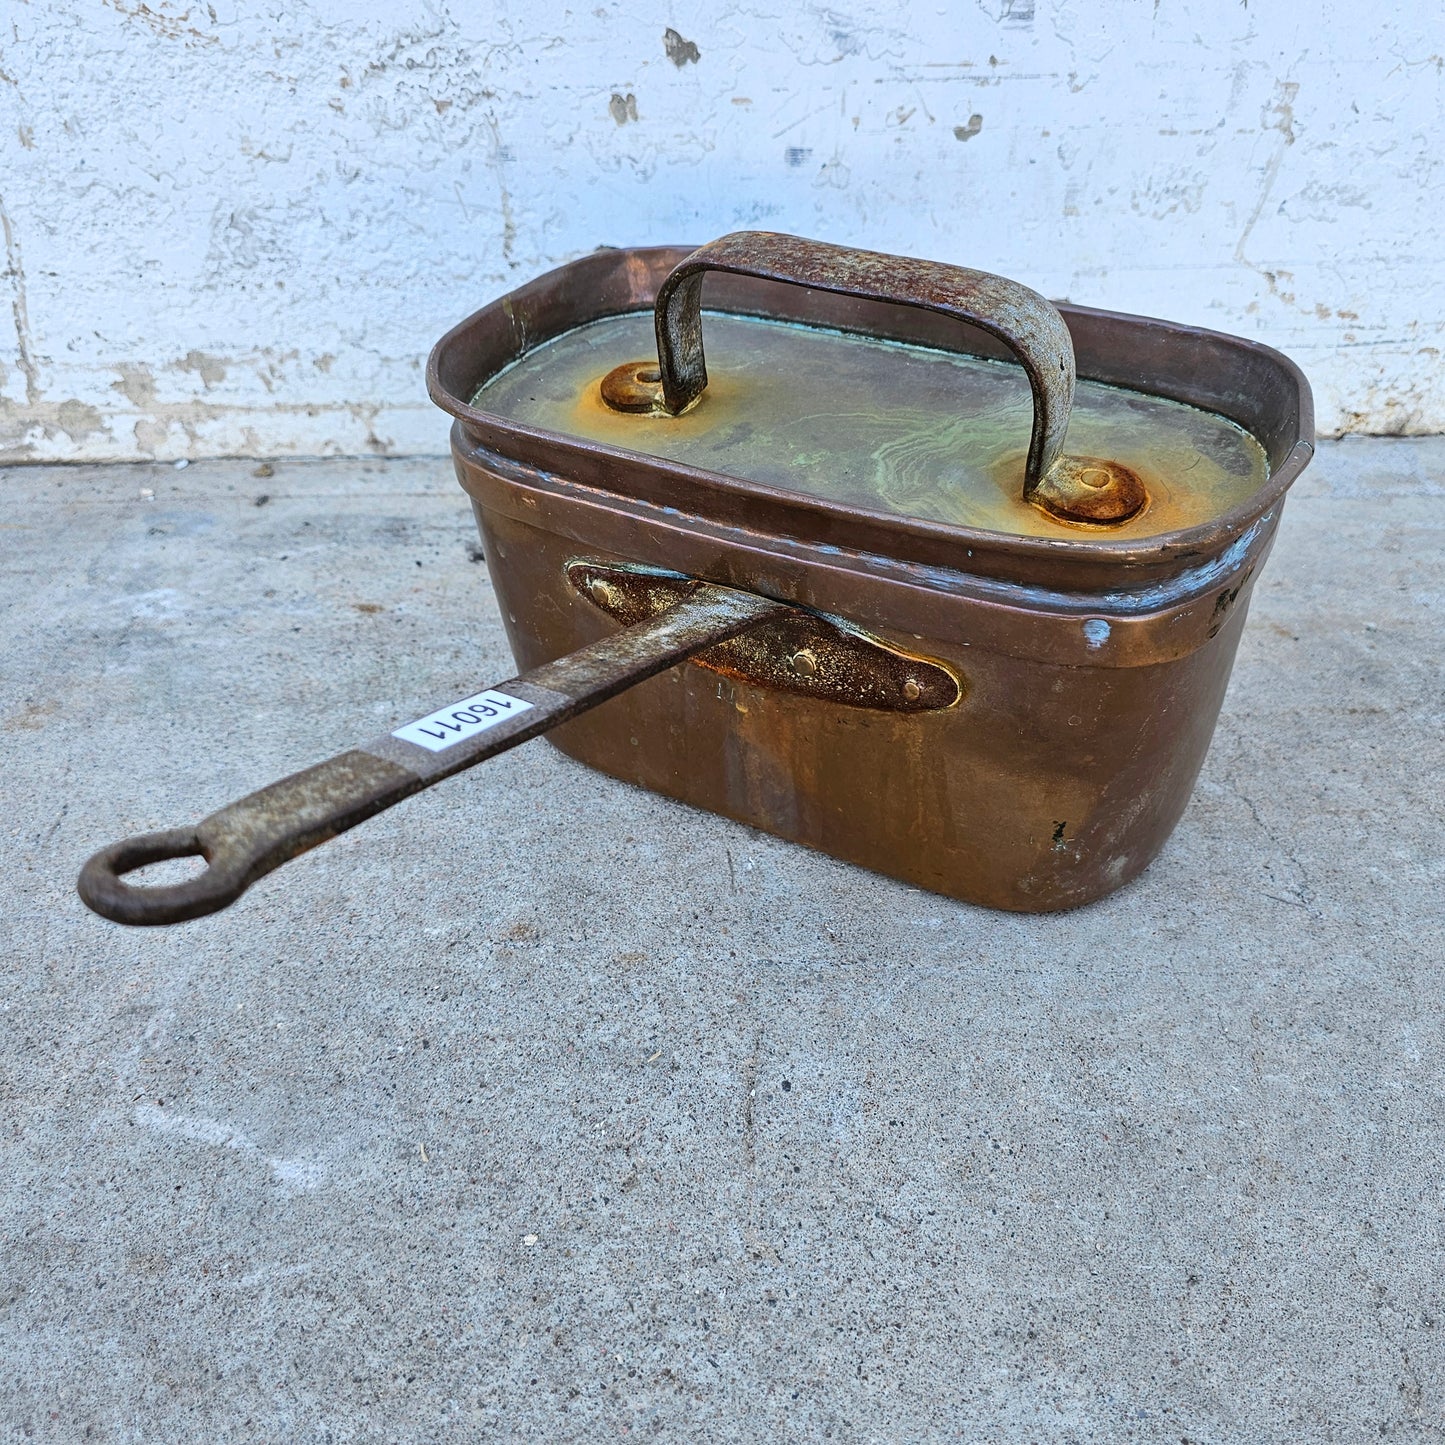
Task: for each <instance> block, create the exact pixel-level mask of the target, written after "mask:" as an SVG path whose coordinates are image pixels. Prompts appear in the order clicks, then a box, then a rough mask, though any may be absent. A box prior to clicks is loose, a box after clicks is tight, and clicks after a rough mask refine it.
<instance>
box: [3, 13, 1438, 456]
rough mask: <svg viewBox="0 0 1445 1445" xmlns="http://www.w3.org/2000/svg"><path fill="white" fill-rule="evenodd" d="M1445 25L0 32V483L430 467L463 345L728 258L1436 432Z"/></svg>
mask: <svg viewBox="0 0 1445 1445" xmlns="http://www.w3.org/2000/svg"><path fill="white" fill-rule="evenodd" d="M1441 14H1442V7H1441V6H1440V4H1439V3H1438V0H1430V3H1429V4H1424V3H1422V4H1418V5H1404V6H1389V7H1368V6H1360V5H1358V4H1348V5H1347V4H1344V3H1336V0H1322V3H1318V4H1304V3H1287V0H1244V3H1240V0H1212V3H1206V0H958V3H954V4H952V5H948V6H940V5H931V6H923V5H916V6H915V5H910V4H907V3H904V0H872V3H867V4H862V3H854V0H835V3H834V7H833V8H824V7H822V6H818V5H806V6H790V5H776V4H774V5H761V4H755V3H749V0H717V3H714V4H712V5H709V6H706V7H685V6H682V5H673V4H666V3H655V0H641V3H629V4H621V3H615V0H589V3H588V4H586V5H585V6H577V7H575V8H569V7H567V6H564V5H562V4H560V3H556V0H533V3H530V4H522V3H517V0H505V3H500V4H492V5H487V4H465V3H461V0H456V3H451V4H447V3H441V0H347V3H329V0H287V3H285V4H283V3H281V0H255V3H246V0H212V3H209V4H208V3H206V0H109V3H100V0H3V3H0V219H3V227H4V242H5V256H4V261H5V263H6V269H5V270H4V272H3V275H0V459H4V458H9V459H26V458H36V459H39V458H125V457H150V456H155V457H163V458H171V457H182V456H193V457H198V456H209V455H216V454H228V453H235V454H243V455H255V454H272V453H280V454H284V453H326V452H342V453H352V452H365V451H377V452H430V451H440V450H443V449H444V447H445V438H446V426H445V421H444V418H443V417H442V416H441V415H440V413H437V412H435V411H434V410H433V409H432V408H431V407H430V405H429V403H428V402H427V400H426V398H425V394H424V390H423V384H422V365H423V361H424V358H425V355H426V352H427V350H428V349H429V347H430V345H431V343H432V342H433V340H435V338H436V337H437V336H438V335H439V334H440V333H441V332H442V331H443V330H444V329H446V328H447V327H448V326H449V325H451V324H452V323H453V322H454V321H456V320H458V319H459V318H460V317H461V316H463V315H464V314H466V313H467V312H469V311H471V310H473V309H474V308H475V307H476V306H478V305H479V304H481V303H482V302H484V301H486V300H488V299H489V298H491V297H493V296H495V295H496V294H498V293H499V292H501V291H503V290H505V289H506V288H508V287H510V286H512V285H514V284H516V283H518V282H520V281H522V280H525V279H527V278H529V277H531V276H532V275H534V274H536V273H537V272H539V271H542V270H544V269H546V268H548V267H550V266H552V265H554V264H556V263H558V262H560V261H563V260H565V259H567V258H568V257H571V256H575V255H577V254H579V253H581V252H584V251H587V250H589V249H591V248H592V247H594V246H596V245H598V244H600V243H611V244H635V243H652V242H663V241H668V242H674V241H681V242H689V241H691V242H701V241H703V240H707V239H710V238H712V237H713V236H715V235H719V234H721V233H723V232H725V231H728V230H733V229H736V228H739V227H746V226H762V227H766V228H769V229H774V230H792V231H797V232H800V233H802V234H804V235H811V236H816V237H821V238H826V239H831V240H836V241H842V242H849V243H853V244H858V245H864V246H870V247H874V248H877V249H881V250H893V251H902V252H912V253H915V254H919V255H925V256H930V257H934V258H937V259H941V260H955V261H960V262H964V263H967V264H970V265H974V266H980V267H984V268H986V269H992V270H998V271H1002V272H1004V273H1006V274H1009V275H1011V276H1014V277H1017V278H1018V279H1020V280H1022V281H1026V282H1028V283H1029V284H1031V285H1034V286H1036V287H1038V288H1039V289H1041V290H1043V291H1044V292H1046V293H1047V294H1050V295H1054V296H1064V297H1069V298H1071V299H1073V300H1076V301H1080V302H1086V303H1089V304H1092V305H1100V306H1108V307H1116V308H1119V309H1123V310H1131V311H1140V312H1144V313H1151V314H1155V315H1160V316H1168V317H1172V318H1177V319H1180V320H1186V321H1194V322H1200V323H1203V324H1205V325H1209V326H1214V327H1219V328H1222V329H1225V330H1229V331H1236V332H1240V333H1242V334H1244V335H1247V336H1253V337H1260V338H1263V339H1264V340H1267V341H1269V342H1271V343H1272V344H1274V345H1276V346H1279V347H1281V348H1282V349H1283V350H1285V351H1287V352H1289V353H1290V354H1291V355H1292V356H1294V357H1295V358H1296V359H1297V360H1298V361H1299V362H1300V363H1301V364H1302V365H1303V366H1304V367H1305V369H1306V371H1307V372H1308V374H1309V375H1310V377H1311V379H1312V380H1313V382H1314V385H1315V390H1316V397H1317V401H1318V405H1319V420H1320V427H1321V430H1322V431H1326V432H1339V431H1345V430H1364V431H1395V432H1416V431H1438V430H1445V370H1442V367H1441V365H1440V351H1439V348H1440V347H1441V345H1442V341H1441V335H1442V319H1445V202H1442V199H1441V189H1440V183H1441V179H1442V162H1445V141H1442V137H1445V103H1442V87H1445V77H1442V68H1445V22H1442V19H1441ZM669 27H675V29H676V31H677V32H678V36H679V37H680V38H681V39H683V40H686V41H690V42H692V45H693V46H694V47H695V48H696V52H697V58H696V59H695V60H694V59H689V58H688V56H689V55H690V53H691V52H690V51H689V50H688V48H687V47H686V46H684V45H682V44H680V43H679V41H678V40H674V42H673V45H672V49H673V51H674V52H675V58H672V57H670V56H669V54H668V53H667V48H666V47H665V45H664V31H665V30H667V29H668V28H669Z"/></svg>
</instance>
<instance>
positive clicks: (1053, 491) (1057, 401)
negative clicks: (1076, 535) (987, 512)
mask: <svg viewBox="0 0 1445 1445" xmlns="http://www.w3.org/2000/svg"><path fill="white" fill-rule="evenodd" d="M710 271H724V272H729V273H731V274H733V275H737V276H754V277H758V278H759V279H761V280H767V281H781V282H786V283H788V284H790V285H794V286H806V287H809V288H811V289H813V290H816V291H831V292H835V293H837V294H840V295H845V296H857V297H860V298H863V299H866V300H871V301H886V302H892V303H895V304H897V305H900V306H916V307H918V308H919V309H920V310H924V311H936V312H939V313H941V314H942V315H944V316H953V317H956V318H957V319H958V320H959V321H962V322H966V323H968V324H969V325H970V326H977V327H978V328H979V329H980V330H982V331H986V332H988V333H989V334H990V335H991V336H995V337H997V338H998V339H999V340H1000V341H1002V342H1003V343H1004V345H1005V346H1007V347H1008V348H1009V350H1011V351H1012V352H1013V353H1014V355H1015V356H1016V357H1017V358H1018V360H1019V363H1020V364H1021V365H1022V366H1023V369H1024V372H1025V374H1026V375H1027V376H1028V379H1029V386H1030V388H1031V389H1032V391H1033V402H1034V414H1033V430H1032V433H1031V435H1030V437H1029V450H1028V458H1027V460H1026V462H1025V465H1024V479H1023V498H1024V500H1025V501H1027V502H1033V503H1035V504H1036V505H1038V506H1041V507H1043V508H1044V509H1045V510H1046V511H1049V512H1051V513H1053V514H1054V515H1055V516H1058V517H1061V518H1063V519H1064V520H1067V521H1075V522H1086V523H1093V524H1096V525H1099V524H1105V525H1107V524H1109V523H1113V522H1121V521H1125V520H1127V518H1129V517H1132V516H1133V515H1134V514H1135V513H1136V512H1138V510H1139V509H1140V508H1141V507H1142V506H1143V505H1144V502H1145V500H1146V497H1145V493H1144V489H1143V484H1142V483H1141V482H1140V481H1139V479H1138V477H1136V476H1135V475H1134V473H1133V472H1131V471H1130V470H1129V469H1128V468H1126V467H1123V466H1121V465H1120V464H1119V463H1115V462H1104V461H1099V460H1097V459H1094V458H1086V457H1067V456H1065V455H1064V438H1065V436H1066V434H1067V432H1068V429H1069V412H1070V409H1071V407H1072V406H1073V401H1074V382H1075V377H1074V344H1073V341H1072V339H1071V338H1070V336H1069V329H1068V327H1067V326H1066V325H1065V324H1064V319H1063V317H1062V316H1060V315H1059V313H1058V311H1057V310H1055V308H1054V307H1053V306H1051V305H1050V304H1049V302H1048V301H1046V300H1045V299H1044V298H1043V297H1042V296H1040V295H1039V293H1038V292H1037V291H1033V290H1030V289H1029V287H1027V286H1023V285H1020V284H1019V283H1018V282H1017V281H1010V280H1008V279H1007V278H1006V277H1003V276H994V275H991V274H989V273H988V272H986V271H974V270H970V269H969V268H967V267H964V266H949V265H945V264H943V263H942V262H939V261H919V260H914V259H913V258H911V257H907V256H886V255H883V254H881V253H880V252H877V251H858V250H853V249H852V248H850V247H847V246H834V245H831V244H829V243H827V242H824V241H808V240H804V239H803V238H802V237H800V236H785V235H780V234H778V233H776V232H773V231H736V232H734V233H733V234H732V235H729V236H724V237H722V238H721V239H720V240H717V241H713V242H711V243H710V244H708V245H706V246H703V247H700V248H699V249H698V250H696V251H694V252H693V253H692V254H691V255H690V256H688V257H686V258H685V259H684V260H683V261H681V262H680V263H679V264H678V265H677V266H676V267H675V268H674V269H673V271H672V272H671V273H670V274H669V275H668V277H667V279H666V280H665V281H664V282H663V283H662V285H661V286H660V287H659V288H658V292H657V304H656V325H657V357H658V364H657V367H656V369H655V370H654V369H653V368H652V367H651V364H650V363H646V362H643V363H638V362H630V363H627V364H626V365H625V366H622V367H618V368H616V369H615V370H614V371H612V372H610V373H609V374H608V376H607V377H606V378H604V380H603V383H602V395H603V398H604V400H606V401H607V402H608V404H609V405H611V406H613V407H615V408H616V409H617V410H620V411H638V412H651V413H653V414H656V413H658V412H664V413H666V414H668V415H671V416H680V415H681V414H682V413H683V412H685V411H687V410H688V409H689V408H690V407H691V406H693V405H694V404H695V403H696V402H697V401H698V399H699V398H700V397H701V396H702V394H703V391H704V390H705V388H706V387H707V360H706V357H705V355H704V352H703V341H702V283H703V280H704V279H705V277H706V276H707V274H708V273H709V272H710Z"/></svg>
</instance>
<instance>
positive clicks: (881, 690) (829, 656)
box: [566, 560, 964, 712]
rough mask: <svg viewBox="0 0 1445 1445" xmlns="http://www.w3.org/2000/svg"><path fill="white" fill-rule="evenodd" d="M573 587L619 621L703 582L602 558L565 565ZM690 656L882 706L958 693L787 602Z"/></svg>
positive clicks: (638, 616)
mask: <svg viewBox="0 0 1445 1445" xmlns="http://www.w3.org/2000/svg"><path fill="white" fill-rule="evenodd" d="M566 570H567V580H568V582H569V583H570V584H571V585H572V588H573V590H574V591H576V592H577V593H579V594H580V595H581V596H582V597H585V598H586V599H587V600H588V601H589V602H591V603H592V604H593V605H594V606H595V607H598V608H600V609H601V610H602V611H603V612H605V613H606V614H607V615H608V616H609V617H612V618H614V619H615V620H616V621H618V622H621V623H622V624H623V625H624V626H627V627H633V626H636V625H637V624H638V623H640V622H643V621H646V620H647V619H648V618H650V617H655V616H657V615H658V614H659V613H662V612H665V611H667V609H668V608H670V607H673V606H675V605H676V604H677V603H678V602H680V601H682V600H683V599H684V598H686V597H689V596H691V595H692V593H693V592H695V591H696V590H697V589H698V588H699V587H701V586H703V585H704V584H703V583H701V582H699V581H698V580H697V579H696V578H694V577H684V576H681V575H680V574H677V573H671V572H662V571H656V570H652V569H649V568H645V567H636V566H618V565H614V564H609V563H604V562H590V561H580V560H579V561H574V562H569V563H568V564H567V569H566ZM692 661H693V662H695V663H697V665H698V666H699V667H705V668H707V669H708V670H709V671H711V672H718V673H722V674H723V675H724V676H725V677H731V678H735V679H737V680H738V681H740V682H746V683H750V684H752V685H753V686H754V687H766V688H772V689H775V690H776V691H780V692H791V693H797V694H799V695H800V696H803V697H815V698H818V699H819V700H821V701H825V702H830V703H842V704H844V705H845V706H848V707H862V708H873V709H877V710H879V711H884V712H936V711H938V710H939V709H941V708H947V707H952V706H953V705H954V704H955V703H956V702H958V701H959V699H960V698H962V696H963V693H964V686H963V682H962V680H961V679H960V678H959V677H958V676H957V675H956V674H955V673H953V672H952V671H951V670H950V669H949V668H947V667H945V666H943V664H942V663H939V662H934V661H932V660H930V659H928V658H924V657H915V656H913V655H911V654H909V653H907V652H903V651H901V650H899V649H898V648H895V647H892V646H890V645H889V644H888V643H885V642H882V641H880V640H879V639H878V638H876V637H871V636H869V634H867V633H866V632H862V631H860V630H858V629H857V628H854V627H851V626H849V625H848V624H846V623H843V622H840V621H837V620H835V619H833V618H829V617H823V616H822V615H820V614H819V613H816V612H807V611H804V610H803V609H802V608H790V609H789V610H788V611H786V612H783V613H780V614H779V615H778V616H777V617H774V618H771V619H769V620H767V621H765V622H762V623H760V624H759V625H758V626H756V627H753V628H750V629H749V630H748V631H747V632H745V633H741V634H739V635H738V636H736V637H732V638H729V639H728V640H727V641H725V642H720V643H718V644H716V645H715V646H713V647H709V648H707V649H706V650H705V651H703V652H699V653H697V654H695V655H694V656H693V658H692Z"/></svg>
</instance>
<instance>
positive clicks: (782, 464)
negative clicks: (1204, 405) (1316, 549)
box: [472, 312, 1269, 541]
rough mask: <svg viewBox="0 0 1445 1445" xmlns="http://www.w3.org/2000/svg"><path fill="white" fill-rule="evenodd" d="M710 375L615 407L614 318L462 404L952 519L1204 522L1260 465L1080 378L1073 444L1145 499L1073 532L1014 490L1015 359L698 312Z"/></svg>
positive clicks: (1035, 528)
mask: <svg viewBox="0 0 1445 1445" xmlns="http://www.w3.org/2000/svg"><path fill="white" fill-rule="evenodd" d="M704 331H705V336H706V344H707V365H708V378H709V380H708V386H707V390H706V391H705V392H704V393H703V395H702V398H701V400H700V401H699V402H698V403H697V405H696V406H694V407H693V408H691V409H690V410H689V411H687V412H685V413H684V414H683V415H682V416H678V417H672V416H667V415H648V414H635V413H631V414H630V413H624V412H618V411H614V410H613V409H612V408H611V407H609V406H607V405H606V404H605V403H604V402H603V401H602V399H601V396H600V393H599V389H598V388H599V384H600V382H601V379H602V377H603V376H604V375H606V374H607V373H608V372H609V371H611V370H612V369H613V368H614V367H615V366H617V365H619V364H620V363H622V362H626V361H630V360H639V359H641V358H645V357H649V356H652V357H655V356H656V342H655V338H654V335H653V320H652V314H651V313H650V312H638V313H634V314H631V315H627V316H615V317H608V318H606V319H604V320H601V321H594V322H590V323H588V324H587V325H584V326H579V327H577V328H576V329H575V330H573V331H569V332H566V333H565V334H563V335H562V336H558V337H556V338H554V339H553V340H551V341H548V342H545V343H543V344H542V345H540V346H538V347H537V348H536V349H535V350H532V351H529V352H528V353H527V354H526V355H525V356H523V357H522V358H520V360H518V361H517V362H515V363H514V364H513V365H512V366H510V367H508V368H507V369H506V370H505V371H502V372H500V373H499V374H498V375H496V376H494V377H493V378H491V380H489V381H488V382H486V383H485V384H484V385H483V386H482V387H481V388H480V389H479V390H478V391H477V393H476V395H475V396H474V397H473V398H472V402H473V405H475V406H477V407H479V408H481V409H483V410H485V411H489V412H492V413H495V414H497V415H500V416H503V417H506V418H508V419H509V420H512V421H516V422H519V423H522V424H524V425H527V426H531V427H537V428H540V429H545V430H547V431H551V432H559V433H563V434H565V435H569V436H573V437H579V438H583V439H585V440H588V441H595V442H601V443H604V444H606V445H608V446H614V447H620V448H624V449H627V450H630V451H636V452H644V453H647V454H648V455H650V456H654V457H660V458H664V459H666V460H668V461H674V462H679V463H682V464H684V465H687V466H692V467H698V468H702V469H705V470H707V471H710V472H716V473H721V474H723V475H726V476H729V477H733V478H736V479H737V480H739V481H741V482H745V483H746V482H752V483H761V484H764V485H767V486H770V487H776V488H779V489H781V490H784V491H791V492H795V493H801V494H805V495H808V496H814V497H820V498H824V499H826V500H828V501H831V502H837V503H842V504H844V505H847V506H850V507H858V508H866V509H868V510H870V511H875V512H883V513H888V514H891V515H895V516H904V517H916V518H921V519H923V520H926V521H931V522H943V523H947V524H950V525H954V526H964V527H975V528H980V529H983V530H988V531H995V532H1005V533H1012V534H1015V535H1019V534H1022V535H1028V536H1038V537H1068V536H1081V535H1084V534H1087V535H1090V536H1097V537H1108V538H1110V539H1111V540H1112V539H1116V538H1117V539H1119V540H1121V541H1129V540H1141V539H1144V538H1148V537H1153V536H1157V535H1159V534H1161V533H1164V532H1172V531H1176V530H1179V529H1182V528H1188V527H1193V526H1198V525H1200V524H1202V523H1205V522H1208V521H1210V520H1212V519H1213V518H1215V517H1218V516H1220V515H1221V514H1223V513H1224V512H1227V511H1229V510H1230V509H1231V508H1232V507H1234V506H1236V505H1238V504H1239V503H1241V502H1243V501H1245V500H1246V499H1247V498H1249V497H1250V496H1252V495H1253V494H1254V493H1255V492H1256V491H1257V490H1258V489H1259V487H1260V486H1261V485H1262V484H1263V482H1264V481H1265V480H1266V478H1267V476H1268V472H1269V466H1268V462H1267V461H1266V458H1265V454H1264V450H1263V448H1262V447H1261V446H1260V445H1259V443H1258V442H1257V441H1256V440H1255V439H1254V438H1253V437H1252V436H1250V435H1249V433H1248V432H1246V431H1244V430H1243V429H1242V428H1241V427H1239V426H1237V425H1235V423H1233V422H1231V421H1229V420H1227V419H1226V418H1224V417H1221V416H1216V415H1214V414H1213V413H1211V412H1206V411H1201V410H1199V409H1198V408H1196V407H1192V406H1188V405H1185V404H1184V403H1183V402H1177V401H1168V400H1165V399H1163V398H1161V397H1154V396H1149V395H1146V394H1144V393H1140V392H1133V391H1126V390H1123V389H1121V388H1119V387H1113V386H1106V385H1104V384H1103V383H1100V382H1094V381H1086V380H1082V379H1081V380H1080V381H1079V383H1078V387H1077V390H1076V392H1075V396H1074V408H1073V414H1072V418H1071V420H1070V423H1069V433H1068V443H1067V450H1068V452H1069V453H1071V454H1074V455H1081V456H1090V457H1103V458H1108V459H1110V460H1112V461H1116V462H1122V463H1123V464H1124V465H1125V466H1127V467H1129V468H1131V469H1132V470H1133V471H1135V472H1136V473H1138V475H1139V477H1140V478H1141V479H1142V480H1143V482H1144V485H1145V488H1146V489H1147V491H1148V494H1149V502H1148V505H1147V506H1146V507H1145V508H1144V510H1143V511H1142V512H1140V513H1139V514H1138V515H1137V516H1135V517H1133V518H1131V519H1130V520H1129V521H1126V522H1122V523H1117V524H1114V525H1111V526H1108V527H1087V528H1080V527H1078V526H1077V525H1075V524H1070V523H1067V522H1061V521H1059V520H1058V519H1057V518H1055V517H1051V516H1048V515H1046V514H1045V513H1044V512H1042V511H1040V510H1039V509H1038V508H1036V507H1034V506H1032V505H1030V504H1029V503H1027V502H1025V501H1024V500H1023V498H1022V489H1023V474H1024V456H1025V452H1026V451H1027V448H1028V441H1029V428H1030V422H1031V419H1032V415H1033V399H1032V396H1031V394H1030V391H1029V386H1028V381H1027V379H1026V378H1025V376H1024V372H1023V369H1022V368H1021V367H1020V366H1018V365H1016V364H1014V363H1011V362H1006V361H993V360H987V359H985V358H982V357H976V356H967V355H963V354H959V353H954V352H946V351H938V350H934V349H932V348H928V347H922V346H912V345H908V344H906V343H902V342H895V341H880V340H877V339H874V338H870V337H865V336H858V335H853V334H846V333H842V332H836V331H826V330H821V329H816V328H812V327H805V326H800V325H797V324H795V323H790V322H782V321H767V320H759V319H754V318H749V317H739V316H729V315H725V314H720V313H714V312H705V313H704Z"/></svg>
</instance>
